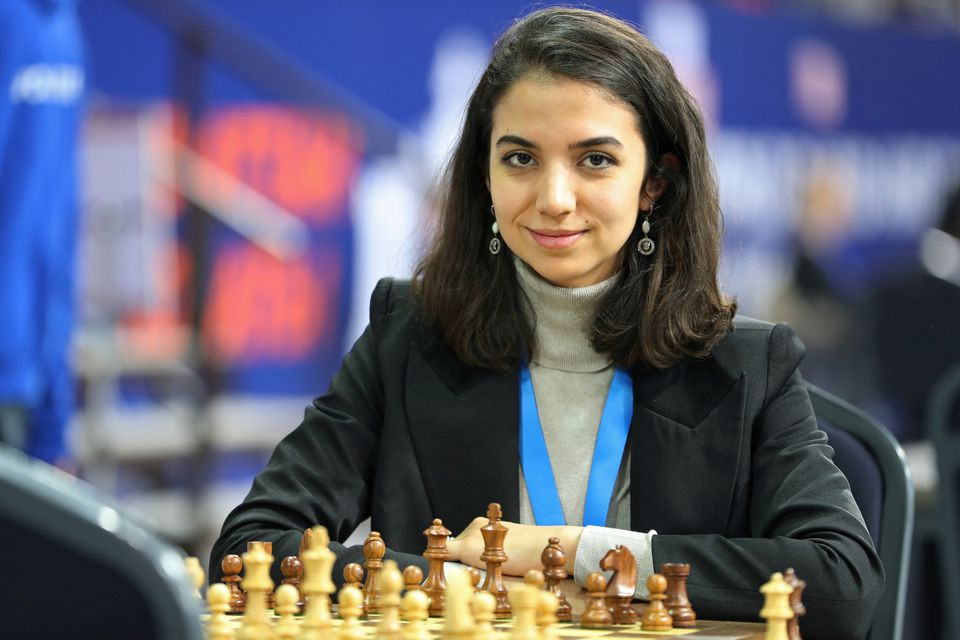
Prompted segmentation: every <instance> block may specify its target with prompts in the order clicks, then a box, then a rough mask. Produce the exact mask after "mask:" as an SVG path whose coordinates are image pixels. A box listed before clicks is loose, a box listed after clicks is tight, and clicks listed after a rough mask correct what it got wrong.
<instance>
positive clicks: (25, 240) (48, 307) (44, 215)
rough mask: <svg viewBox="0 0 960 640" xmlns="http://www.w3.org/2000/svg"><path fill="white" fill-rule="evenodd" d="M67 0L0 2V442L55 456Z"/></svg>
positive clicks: (61, 412) (68, 222) (72, 13)
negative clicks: (0, 312) (0, 310)
mask: <svg viewBox="0 0 960 640" xmlns="http://www.w3.org/2000/svg"><path fill="white" fill-rule="evenodd" d="M75 5H76V2H75V0H4V1H3V2H0V88H2V90H0V309H2V316H0V318H2V320H0V441H2V442H4V443H5V444H7V445H12V446H15V447H17V448H20V449H23V450H25V451H26V452H28V453H29V454H31V455H33V456H36V457H38V458H40V459H42V460H45V461H47V462H51V463H60V464H66V463H67V456H66V446H65V429H66V425H67V422H68V420H69V417H70V413H71V410H72V404H73V398H72V396H73V391H72V379H71V374H70V367H69V363H68V349H69V340H70V332H71V327H72V324H73V296H74V271H75V266H74V256H75V244H76V236H77V221H76V215H77V194H76V160H77V158H76V152H77V134H78V128H79V124H80V116H81V105H82V98H83V93H84V66H83V54H82V43H81V36H80V27H79V23H78V20H77V15H76V6H75Z"/></svg>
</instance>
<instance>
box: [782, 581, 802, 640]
mask: <svg viewBox="0 0 960 640" xmlns="http://www.w3.org/2000/svg"><path fill="white" fill-rule="evenodd" d="M783 581H784V582H786V583H787V584H788V585H790V586H791V587H793V591H792V592H791V593H790V609H791V611H793V617H792V618H790V619H789V620H787V637H788V638H790V640H801V639H800V618H801V617H803V616H804V615H805V614H806V613H807V609H806V607H804V606H803V599H802V598H803V590H804V589H806V588H807V583H806V582H804V581H803V580H801V579H800V578H798V577H797V574H796V572H795V571H794V570H793V567H791V568H789V569H787V570H786V571H784V572H783Z"/></svg>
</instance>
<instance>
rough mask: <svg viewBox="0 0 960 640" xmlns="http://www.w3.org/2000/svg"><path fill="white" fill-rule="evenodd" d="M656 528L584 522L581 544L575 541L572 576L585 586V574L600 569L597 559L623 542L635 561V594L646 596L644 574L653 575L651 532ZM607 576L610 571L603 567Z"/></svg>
mask: <svg viewBox="0 0 960 640" xmlns="http://www.w3.org/2000/svg"><path fill="white" fill-rule="evenodd" d="M655 535H657V532H656V531H654V530H652V529H651V530H650V531H648V532H646V533H644V532H642V531H625V530H624V529H612V528H610V527H594V526H592V525H591V526H587V527H585V528H584V529H583V533H582V534H581V535H580V544H578V545H577V558H576V560H575V562H574V564H573V577H574V580H576V581H577V584H579V585H580V586H584V585H585V584H586V582H587V576H588V575H590V574H591V573H593V572H594V571H599V570H600V561H601V560H602V559H603V556H605V555H606V554H607V552H608V551H610V550H611V549H613V548H614V547H616V546H617V545H618V544H619V545H623V546H625V547H626V548H627V549H629V550H630V552H631V553H632V554H633V557H634V558H635V559H636V561H637V590H636V592H635V593H634V597H637V598H641V599H646V598H647V596H648V595H649V593H648V592H647V578H649V577H650V576H651V575H653V572H654V570H653V536H655ZM603 574H604V576H605V577H606V578H607V580H609V579H610V576H611V575H612V574H613V572H612V571H604V572H603Z"/></svg>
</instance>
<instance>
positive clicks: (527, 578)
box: [523, 569, 544, 591]
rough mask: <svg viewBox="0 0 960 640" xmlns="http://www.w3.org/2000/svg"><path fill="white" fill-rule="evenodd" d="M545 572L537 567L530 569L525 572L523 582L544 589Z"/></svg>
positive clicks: (538, 589)
mask: <svg viewBox="0 0 960 640" xmlns="http://www.w3.org/2000/svg"><path fill="white" fill-rule="evenodd" d="M543 582H544V578H543V572H542V571H539V570H537V569H530V570H529V571H527V572H526V573H525V574H523V584H525V585H527V586H530V587H533V588H534V589H536V590H537V591H540V590H541V589H543Z"/></svg>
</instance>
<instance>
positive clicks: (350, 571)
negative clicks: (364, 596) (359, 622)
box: [343, 562, 367, 618]
mask: <svg viewBox="0 0 960 640" xmlns="http://www.w3.org/2000/svg"><path fill="white" fill-rule="evenodd" d="M343 586H345V587H356V588H357V589H360V591H361V592H363V566H362V565H360V564H359V563H356V562H348V563H347V564H346V566H344V567H343ZM360 617H361V618H365V617H367V610H366V607H364V606H363V602H361V603H360Z"/></svg>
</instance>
